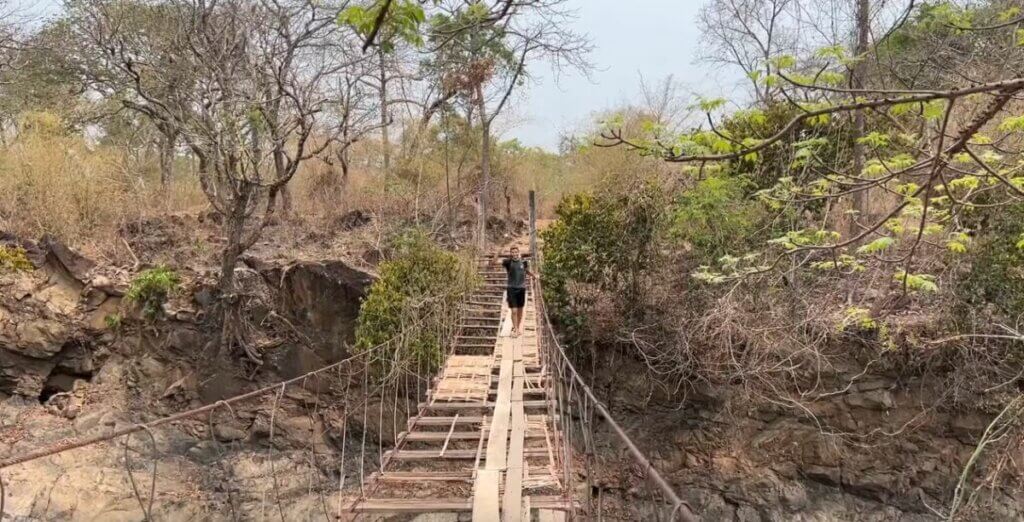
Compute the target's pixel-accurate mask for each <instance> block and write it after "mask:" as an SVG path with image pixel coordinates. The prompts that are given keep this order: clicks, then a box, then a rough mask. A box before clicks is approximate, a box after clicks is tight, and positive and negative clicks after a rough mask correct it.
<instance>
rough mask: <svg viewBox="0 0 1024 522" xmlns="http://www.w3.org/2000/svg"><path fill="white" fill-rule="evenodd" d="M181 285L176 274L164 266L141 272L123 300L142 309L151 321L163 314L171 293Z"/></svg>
mask: <svg viewBox="0 0 1024 522" xmlns="http://www.w3.org/2000/svg"><path fill="white" fill-rule="evenodd" d="M180 284H181V278H180V277H178V274H177V273H176V272H174V271H173V270H171V269H170V268H167V267H166V266H158V267H156V268H151V269H149V270H144V271H142V272H141V273H140V274H139V275H138V276H136V277H135V279H133V280H132V283H131V285H129V287H128V292H127V293H126V294H125V296H124V297H125V299H127V300H128V301H129V302H132V303H136V304H138V305H139V306H141V307H142V313H143V314H144V315H145V316H146V318H147V319H149V320H153V319H156V318H157V317H159V316H160V314H161V313H163V309H164V303H166V302H167V298H168V296H170V294H171V292H173V291H175V290H177V288H178V285H180Z"/></svg>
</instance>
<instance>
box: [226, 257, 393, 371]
mask: <svg viewBox="0 0 1024 522" xmlns="http://www.w3.org/2000/svg"><path fill="white" fill-rule="evenodd" d="M245 263H246V264H247V265H248V266H250V267H252V268H253V269H254V270H256V271H257V272H259V274H260V275H262V276H263V279H264V280H265V281H266V282H267V284H268V285H270V286H271V287H272V289H273V290H274V292H275V293H276V294H277V302H276V303H275V308H276V310H278V311H279V313H281V314H282V315H283V316H284V317H285V319H287V320H288V321H289V322H290V323H291V324H292V325H293V326H295V327H296V328H298V329H300V330H301V331H302V332H303V335H305V336H306V337H307V338H308V339H309V340H310V341H311V342H312V345H313V346H312V347H310V346H302V345H295V346H292V347H290V348H289V349H288V350H286V351H285V352H283V353H282V354H281V357H279V358H277V359H276V362H277V364H278V369H279V370H280V371H281V372H282V374H283V375H285V376H287V377H291V376H294V375H299V374H301V373H305V372H308V371H310V370H313V369H315V368H319V367H320V366H323V365H324V364H325V362H329V361H336V360H338V359H340V358H342V357H344V356H345V354H346V351H345V347H346V345H348V344H351V343H352V342H353V341H354V340H355V328H356V320H357V319H358V318H359V307H360V305H361V303H362V300H363V297H364V296H365V295H366V292H367V291H368V289H369V286H370V285H371V284H372V283H373V280H374V277H373V276H372V275H371V274H368V273H366V272H363V271H361V270H357V269H354V268H352V267H350V266H348V265H347V264H345V263H343V262H341V261H319V262H311V261H303V262H299V263H292V264H279V263H271V262H265V261H261V260H258V259H255V258H251V257H250V258H247V259H245Z"/></svg>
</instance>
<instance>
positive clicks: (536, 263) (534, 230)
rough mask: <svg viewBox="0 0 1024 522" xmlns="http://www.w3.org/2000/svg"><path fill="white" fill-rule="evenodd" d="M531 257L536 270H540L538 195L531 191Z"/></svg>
mask: <svg viewBox="0 0 1024 522" xmlns="http://www.w3.org/2000/svg"><path fill="white" fill-rule="evenodd" d="M530 255H531V256H532V258H533V265H534V268H536V269H540V252H538V251H537V193H536V192H535V191H532V190H531V191H530Z"/></svg>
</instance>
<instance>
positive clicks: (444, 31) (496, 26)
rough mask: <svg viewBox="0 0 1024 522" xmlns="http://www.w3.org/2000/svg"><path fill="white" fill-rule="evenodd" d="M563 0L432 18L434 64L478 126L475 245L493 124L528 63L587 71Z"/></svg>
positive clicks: (482, 228)
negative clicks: (568, 26) (568, 24)
mask: <svg viewBox="0 0 1024 522" xmlns="http://www.w3.org/2000/svg"><path fill="white" fill-rule="evenodd" d="M562 4H563V2H561V1H559V0H554V1H546V2H524V3H522V5H519V6H513V7H511V8H509V9H508V11H507V12H504V14H503V15H502V17H501V18H500V23H495V20H496V19H495V11H494V9H489V8H488V6H487V5H485V4H483V3H471V4H469V5H468V6H466V7H462V6H459V8H457V9H455V10H452V11H448V12H442V13H439V14H437V15H435V16H434V17H433V18H432V19H431V27H430V41H431V43H432V45H433V46H434V49H435V53H434V56H433V57H432V64H433V69H434V71H435V74H436V75H437V76H438V77H439V83H440V84H441V85H442V86H443V88H442V91H443V92H459V93H461V96H462V98H463V100H464V102H465V103H466V104H467V105H469V107H470V108H471V111H472V112H471V114H473V115H475V117H476V120H477V123H478V125H479V127H480V135H481V140H480V182H479V188H478V209H479V210H478V224H477V232H476V234H477V243H478V246H479V247H480V248H481V249H483V248H484V246H485V244H486V237H487V217H488V212H489V199H490V196H491V194H490V191H491V190H490V189H491V154H492V131H493V125H494V122H495V120H496V118H498V117H499V116H501V115H502V113H503V111H504V110H505V108H506V107H507V106H508V102H509V100H510V99H511V98H512V96H513V94H514V93H515V92H516V89H517V88H519V87H521V86H522V85H523V84H524V83H525V80H526V79H527V77H528V73H527V65H528V64H529V63H531V62H532V61H535V60H540V59H547V60H549V61H550V62H551V63H553V64H555V65H556V66H571V67H575V68H577V69H578V70H581V71H584V72H585V71H587V69H588V67H589V64H588V63H587V62H586V55H587V53H588V52H589V50H590V48H589V44H588V43H587V41H586V39H585V38H583V37H581V36H579V35H577V34H575V33H573V32H571V31H568V30H566V29H565V24H564V22H565V20H566V17H567V16H568V14H567V13H566V12H565V11H564V10H563V6H562Z"/></svg>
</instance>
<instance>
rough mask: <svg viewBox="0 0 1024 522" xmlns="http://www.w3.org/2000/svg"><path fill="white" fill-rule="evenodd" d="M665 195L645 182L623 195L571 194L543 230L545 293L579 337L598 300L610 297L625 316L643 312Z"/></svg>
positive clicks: (617, 312) (618, 312)
mask: <svg viewBox="0 0 1024 522" xmlns="http://www.w3.org/2000/svg"><path fill="white" fill-rule="evenodd" d="M665 200H666V198H665V196H664V193H663V191H662V187H661V186H660V185H659V184H658V183H655V182H650V181H646V182H642V183H640V184H639V186H637V187H635V188H633V189H631V190H627V191H626V192H625V193H623V194H612V193H610V192H603V193H599V194H596V195H595V194H577V195H572V196H567V197H565V198H564V199H562V201H561V202H560V203H559V204H558V206H557V207H556V209H555V215H556V216H557V218H558V219H557V220H556V221H555V222H554V223H553V224H552V225H551V226H549V227H548V228H547V229H546V230H544V232H543V233H542V237H543V239H544V265H543V267H542V269H543V272H544V273H543V275H544V280H545V285H544V288H545V297H546V298H547V299H548V302H549V304H550V305H551V311H552V313H554V315H555V318H556V319H557V320H558V321H559V322H560V323H562V325H563V326H564V327H565V328H566V329H567V330H568V333H569V334H570V335H572V336H574V337H575V338H576V339H577V340H581V339H582V338H583V337H585V336H586V333H585V331H586V330H588V329H589V328H590V326H591V325H589V324H588V321H589V320H590V319H588V317H589V315H590V311H591V310H592V309H593V307H594V306H595V305H596V304H597V301H598V300H599V299H602V298H604V297H608V296H611V297H612V299H613V300H614V303H613V307H614V308H615V311H614V315H615V316H617V317H620V318H622V319H623V320H629V319H632V318H635V317H637V316H638V315H639V314H641V313H642V303H643V302H644V297H645V293H646V290H647V286H648V285H647V281H646V278H647V276H648V274H649V272H650V271H651V269H652V268H653V267H654V265H655V264H656V263H657V260H658V259H659V255H660V254H659V248H660V246H661V240H662V238H663V235H664V233H665V230H666V226H665V225H666V220H665Z"/></svg>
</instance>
